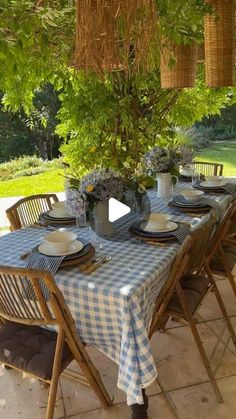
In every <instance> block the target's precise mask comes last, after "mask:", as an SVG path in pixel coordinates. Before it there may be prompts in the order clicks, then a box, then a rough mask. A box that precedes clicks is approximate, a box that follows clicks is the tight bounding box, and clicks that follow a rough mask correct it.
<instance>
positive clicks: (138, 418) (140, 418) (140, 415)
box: [130, 389, 148, 419]
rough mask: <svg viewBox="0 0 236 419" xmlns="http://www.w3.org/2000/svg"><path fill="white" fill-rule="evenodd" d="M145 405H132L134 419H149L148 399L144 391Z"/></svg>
mask: <svg viewBox="0 0 236 419" xmlns="http://www.w3.org/2000/svg"><path fill="white" fill-rule="evenodd" d="M142 393H143V400H144V404H138V403H135V404H132V405H131V406H130V408H131V411H132V419H147V418H148V417H147V409H148V397H147V395H146V394H145V390H144V389H143V390H142Z"/></svg>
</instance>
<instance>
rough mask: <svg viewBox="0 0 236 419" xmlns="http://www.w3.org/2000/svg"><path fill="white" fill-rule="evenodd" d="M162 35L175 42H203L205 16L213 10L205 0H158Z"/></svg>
mask: <svg viewBox="0 0 236 419" xmlns="http://www.w3.org/2000/svg"><path fill="white" fill-rule="evenodd" d="M157 6H158V10H159V16H160V19H159V26H160V30H161V33H162V35H164V36H165V37H167V38H168V39H172V40H173V41H174V42H176V43H178V44H181V43H184V44H191V43H192V42H203V16H204V14H205V13H207V12H211V8H210V7H209V6H208V5H207V3H206V2H205V0H188V1H186V0H177V1H173V0H157Z"/></svg>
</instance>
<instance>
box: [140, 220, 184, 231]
mask: <svg viewBox="0 0 236 419" xmlns="http://www.w3.org/2000/svg"><path fill="white" fill-rule="evenodd" d="M140 228H141V229H142V230H144V231H148V232H150V233H168V232H169V231H174V230H177V228H178V224H177V223H173V222H172V221H169V222H168V223H167V224H166V226H165V227H164V228H162V229H161V228H160V227H158V228H157V227H156V228H155V223H154V222H152V227H151V229H150V227H148V224H147V223H142V224H141V225H140Z"/></svg>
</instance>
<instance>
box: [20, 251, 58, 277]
mask: <svg viewBox="0 0 236 419" xmlns="http://www.w3.org/2000/svg"><path fill="white" fill-rule="evenodd" d="M64 258H65V256H46V255H43V254H42V253H40V252H39V251H38V246H36V247H34V248H33V249H32V251H31V254H30V255H29V258H28V263H27V268H34V269H40V270H42V271H47V272H50V274H52V276H54V275H55V274H56V272H57V271H58V269H59V266H60V264H61V262H62V261H63V259H64Z"/></svg>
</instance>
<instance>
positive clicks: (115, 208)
mask: <svg viewBox="0 0 236 419" xmlns="http://www.w3.org/2000/svg"><path fill="white" fill-rule="evenodd" d="M108 209H109V212H108V214H109V215H108V217H109V221H110V222H113V221H116V220H119V218H121V217H124V215H126V214H129V213H130V212H131V208H130V207H128V205H125V204H123V203H122V202H120V201H117V199H115V198H110V199H109V207H108Z"/></svg>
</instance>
